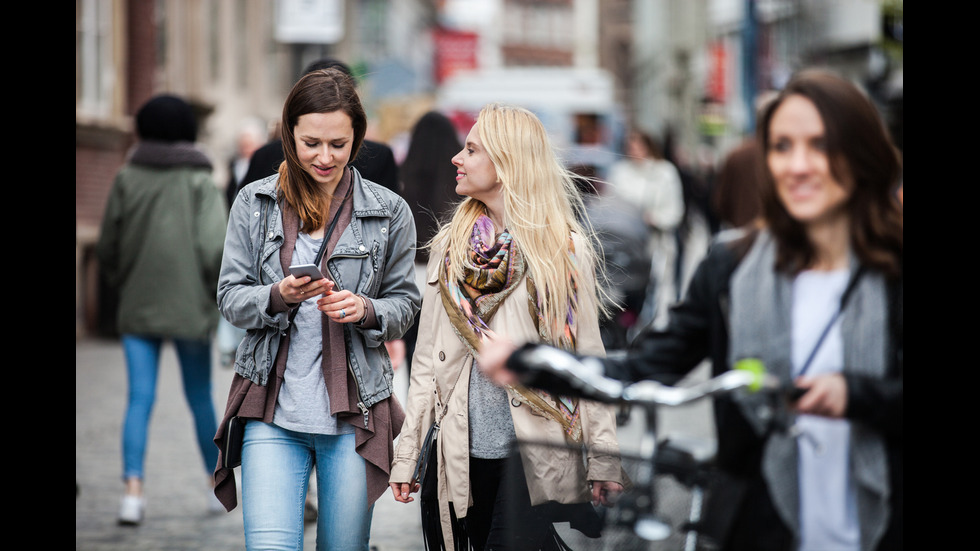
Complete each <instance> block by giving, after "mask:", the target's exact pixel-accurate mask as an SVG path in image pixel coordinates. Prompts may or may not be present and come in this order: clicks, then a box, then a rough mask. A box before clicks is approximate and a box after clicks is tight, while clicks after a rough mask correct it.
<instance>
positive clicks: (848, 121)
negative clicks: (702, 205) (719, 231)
mask: <svg viewBox="0 0 980 551" xmlns="http://www.w3.org/2000/svg"><path fill="white" fill-rule="evenodd" d="M792 95H797V96H803V97H804V98H806V99H808V100H810V101H811V102H813V104H814V106H816V108H817V111H818V112H819V113H820V118H821V119H822V121H823V125H824V139H825V143H826V148H827V149H826V151H827V157H828V160H829V162H830V171H831V174H833V176H834V177H835V178H836V179H837V180H838V181H839V182H843V181H845V180H844V178H843V177H844V176H845V175H846V176H847V177H849V178H850V179H851V180H853V187H854V189H853V191H852V193H851V197H850V199H848V202H847V205H846V208H847V212H848V215H849V217H850V221H851V223H850V232H851V236H850V239H851V248H852V249H853V251H854V253H855V254H856V255H857V257H858V258H859V259H860V261H861V262H862V263H863V264H864V265H866V266H868V267H870V268H874V269H877V270H879V271H881V272H883V273H884V274H886V275H887V276H891V277H893V276H897V275H898V274H899V272H900V271H901V268H902V245H903V233H904V230H903V215H902V209H901V206H900V204H899V202H898V200H897V198H896V197H895V190H896V189H897V187H898V184H899V182H900V179H901V174H902V164H901V158H900V155H899V153H898V150H897V148H896V147H895V146H894V144H893V143H892V140H891V138H890V137H889V134H888V131H887V130H886V128H885V125H884V123H883V121H882V119H881V117H880V115H879V114H878V110H877V109H876V108H875V106H874V104H872V103H871V101H870V100H869V99H868V97H867V96H866V95H865V94H864V93H862V92H861V91H860V90H859V89H858V88H857V87H856V86H854V85H853V84H851V83H850V82H848V81H846V80H844V79H843V78H841V77H839V76H836V75H834V74H832V73H829V72H826V71H822V70H817V69H809V70H806V71H802V72H800V73H799V74H797V75H796V76H794V77H793V78H792V79H791V80H790V82H789V83H788V84H787V85H786V87H785V88H784V89H783V90H782V92H780V94H779V95H778V96H777V97H776V99H775V100H774V101H772V102H771V103H770V104H769V105H768V106H767V107H766V108H765V110H764V111H763V112H762V115H761V117H760V119H759V126H758V130H757V134H758V139H759V143H760V144H761V146H762V147H761V154H762V156H763V160H762V163H763V166H765V178H764V181H763V185H762V189H761V195H762V211H763V216H764V218H765V222H766V225H767V226H768V228H769V230H770V231H771V232H772V233H773V235H774V236H775V238H776V242H777V244H778V246H777V255H776V268H777V269H779V270H780V271H785V272H788V273H791V274H795V273H797V272H799V271H800V270H803V269H805V268H807V267H808V266H810V265H811V264H812V263H813V261H814V260H815V254H816V253H815V251H814V248H813V245H812V243H810V240H809V239H808V238H807V235H806V233H805V232H804V229H803V225H802V224H800V223H799V222H798V221H796V220H795V219H794V218H793V217H792V216H790V214H789V212H788V211H787V210H786V207H785V206H783V204H782V202H781V201H780V200H779V196H778V194H777V192H776V184H775V180H774V179H773V176H772V172H771V171H770V170H769V165H768V163H767V162H765V157H766V155H767V153H768V151H769V147H770V142H769V139H770V136H769V130H770V129H769V125H770V123H771V121H772V117H773V114H774V113H775V112H776V110H777V109H778V108H779V106H780V105H782V103H783V101H784V100H785V99H786V98H787V97H789V96H792Z"/></svg>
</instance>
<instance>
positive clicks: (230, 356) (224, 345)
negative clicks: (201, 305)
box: [217, 118, 266, 369]
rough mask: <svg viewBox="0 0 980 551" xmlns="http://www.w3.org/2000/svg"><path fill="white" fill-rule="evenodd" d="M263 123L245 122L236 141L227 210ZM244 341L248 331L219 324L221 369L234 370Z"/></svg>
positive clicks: (261, 135) (262, 139)
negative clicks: (233, 367)
mask: <svg viewBox="0 0 980 551" xmlns="http://www.w3.org/2000/svg"><path fill="white" fill-rule="evenodd" d="M265 134H266V133H265V129H264V125H263V124H262V122H261V121H260V120H258V119H254V118H249V119H245V120H244V121H242V124H241V126H240V127H239V129H238V133H237V137H236V140H235V153H234V155H232V158H231V160H230V161H229V162H228V184H227V186H226V187H225V198H226V200H227V202H228V208H229V209H231V204H232V203H234V202H235V196H236V195H237V194H238V186H239V185H241V183H242V180H243V178H244V177H245V173H246V172H248V165H249V161H250V160H251V158H252V154H253V153H255V150H256V149H258V148H259V147H261V146H262V144H263V143H264V142H265V139H266V135H265ZM244 337H245V330H244V329H240V328H238V327H235V326H234V325H232V324H231V323H230V322H229V321H228V320H226V319H225V318H223V317H222V318H220V319H219V320H218V332H217V341H218V361H219V362H220V365H221V367H225V368H229V369H230V368H231V367H232V366H234V364H235V351H236V350H238V345H239V344H240V343H241V342H242V339H243V338H244Z"/></svg>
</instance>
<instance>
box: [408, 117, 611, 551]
mask: <svg viewBox="0 0 980 551" xmlns="http://www.w3.org/2000/svg"><path fill="white" fill-rule="evenodd" d="M447 161H448V159H447ZM432 162H438V160H436V159H433V160H432ZM452 163H453V164H454V165H455V166H456V172H457V177H456V192H457V193H458V194H459V195H463V196H466V199H464V200H463V201H462V202H461V203H460V204H459V206H458V207H457V208H456V210H455V212H454V213H453V216H452V218H451V219H450V221H449V222H448V223H447V224H445V225H443V227H442V228H441V229H440V231H439V233H438V234H437V235H436V237H435V239H434V240H433V241H432V243H431V245H430V257H429V264H428V271H427V274H426V290H425V297H424V300H423V303H422V310H423V311H422V316H421V321H420V326H419V342H418V346H417V348H416V352H415V359H414V361H413V368H412V381H411V383H410V385H409V397H408V405H407V410H408V411H407V417H406V421H405V425H404V426H403V427H402V435H401V437H400V438H399V440H398V447H397V449H396V452H395V461H394V463H393V464H392V469H391V477H390V480H391V488H392V493H393V494H394V497H395V500H397V501H399V502H402V503H407V502H409V501H413V500H414V498H412V497H409V494H411V493H414V492H416V491H418V489H419V485H418V483H419V482H420V480H418V479H417V478H416V477H415V476H414V475H413V470H414V469H415V468H416V464H417V460H418V457H419V451H420V449H421V448H422V446H423V437H424V436H425V434H426V430H427V429H428V427H429V426H430V424H432V422H433V421H436V420H439V421H441V429H440V430H439V433H438V442H439V443H438V451H437V453H436V457H437V464H438V468H437V470H436V471H434V472H435V473H437V475H436V479H437V483H436V484H437V486H436V488H437V491H436V493H435V495H436V496H437V498H436V499H437V505H436V504H434V503H433V500H430V499H426V498H425V497H424V496H423V499H422V509H423V517H424V518H426V519H432V521H433V524H432V525H430V524H429V523H427V522H425V521H423V531H424V533H425V535H426V537H427V541H430V538H433V537H435V538H436V539H438V534H439V533H440V532H441V536H442V542H443V544H444V545H445V549H457V548H467V547H466V546H467V545H469V546H472V549H475V550H483V549H488V550H489V549H551V547H550V546H549V545H550V544H555V543H556V538H557V540H560V538H558V535H557V533H556V532H554V529H553V528H552V523H554V522H562V521H571V522H572V525H573V526H575V527H577V528H579V529H580V530H582V531H583V532H584V533H587V534H588V535H590V536H592V537H596V536H597V535H598V529H599V526H598V524H599V523H598V517H597V516H596V514H595V511H594V509H593V508H592V506H591V505H590V504H589V501H594V502H595V503H598V502H600V501H602V502H603V503H606V502H607V498H608V496H609V494H610V493H611V492H615V491H617V490H621V489H622V486H621V484H620V483H621V482H622V478H621V472H622V470H621V467H620V464H619V457H618V443H617V440H616V422H615V418H614V414H613V412H612V411H611V410H610V409H609V408H607V407H605V406H601V405H598V404H594V403H592V402H587V401H581V402H579V401H578V400H574V399H571V400H564V399H563V398H562V397H558V396H551V395H549V394H547V393H541V392H536V391H533V390H531V389H527V388H520V387H512V388H508V389H506V390H505V389H501V388H498V387H496V386H494V385H493V384H492V383H490V381H489V380H487V379H486V378H485V377H483V376H482V375H481V374H480V371H479V370H478V369H475V368H474V366H473V358H474V357H475V356H476V355H477V354H478V352H479V350H480V348H481V346H482V345H481V340H482V339H483V338H484V335H487V334H490V333H492V332H494V331H496V332H500V333H502V334H504V335H508V336H509V337H510V338H513V339H516V340H522V341H523V340H531V341H539V340H544V341H545V342H548V343H552V344H555V345H559V346H562V347H564V348H568V349H571V350H579V351H582V352H589V353H592V354H601V353H602V352H603V346H602V341H601V338H600V335H599V324H598V313H599V312H598V309H599V307H598V300H597V293H598V290H597V286H596V281H595V272H594V264H593V260H594V259H596V257H595V255H594V249H593V245H592V242H591V241H590V239H591V235H590V234H589V233H586V231H585V229H584V228H583V226H582V224H581V223H580V221H579V219H578V218H577V217H576V214H575V213H576V210H578V211H579V212H580V211H581V209H582V204H581V200H580V197H579V194H578V192H577V189H576V184H575V181H574V179H573V178H572V177H571V175H570V174H569V173H567V172H566V171H565V170H564V169H563V167H562V166H561V164H560V162H559V161H558V159H557V158H556V156H555V153H554V151H553V150H552V149H551V146H550V143H549V140H548V137H547V133H546V131H545V129H544V127H543V125H542V124H541V122H540V121H539V120H538V119H537V117H535V116H534V115H533V114H532V113H531V112H529V111H527V110H524V109H520V108H516V107H509V106H501V105H488V106H486V107H484V108H483V110H482V111H481V112H480V115H479V117H478V119H477V122H476V124H475V125H474V126H473V128H472V130H471V131H470V133H469V135H468V136H467V138H466V143H465V146H464V149H462V151H460V152H458V153H457V154H456V156H455V157H453V159H452ZM545 290H547V292H545ZM529 305H530V307H529ZM518 440H520V441H525V442H526V441H534V442H546V443H548V444H551V446H549V445H542V446H521V447H520V450H519V451H520V459H519V460H514V459H508V456H509V454H510V452H511V446H512V445H513V444H514V443H515V441H518ZM583 446H587V449H588V457H587V459H588V460H587V461H586V462H583V460H582V458H583V450H582V447H583ZM558 473H561V474H560V475H559V474H558ZM418 478H421V476H420V477H418ZM515 487H516V488H518V490H517V491H514V490H513V489H514V488H515ZM590 487H591V488H590ZM433 489H435V488H432V487H427V488H426V489H425V490H427V491H428V490H433ZM431 508H437V509H438V513H434V514H432V515H429V514H427V513H428V512H429V511H431ZM511 518H514V519H517V520H516V522H515V523H510V522H509V519H511ZM456 519H459V521H460V522H456ZM460 528H461V530H462V531H460V530H459V529H460ZM460 539H465V541H460ZM549 542H550V544H549ZM454 543H455V544H456V545H455V546H454Z"/></svg>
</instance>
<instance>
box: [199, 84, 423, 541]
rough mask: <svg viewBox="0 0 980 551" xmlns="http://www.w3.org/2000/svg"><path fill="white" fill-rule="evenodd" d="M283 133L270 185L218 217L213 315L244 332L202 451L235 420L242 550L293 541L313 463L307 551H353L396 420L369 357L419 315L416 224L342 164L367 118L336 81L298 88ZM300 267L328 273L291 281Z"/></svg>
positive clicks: (230, 477) (378, 363) (228, 495)
mask: <svg viewBox="0 0 980 551" xmlns="http://www.w3.org/2000/svg"><path fill="white" fill-rule="evenodd" d="M281 129H282V143H283V146H284V148H285V152H286V161H285V163H284V164H283V165H282V168H281V169H280V171H279V174H278V175H276V176H272V177H270V178H267V179H264V180H260V181H258V182H254V183H252V184H248V185H247V186H246V187H245V188H243V190H242V191H241V192H240V193H239V195H238V198H237V199H236V201H235V204H234V205H233V206H232V210H231V216H230V218H231V220H230V222H229V225H228V228H229V229H228V237H227V240H226V243H225V251H224V259H223V261H222V265H221V276H220V281H219V287H218V304H219V307H220V309H221V313H222V314H223V315H224V316H225V317H226V318H228V320H229V321H231V322H232V323H234V324H235V325H237V326H239V327H244V328H246V329H247V331H248V332H247V335H246V337H245V344H244V345H243V346H242V347H240V348H239V353H238V356H237V357H236V360H235V376H234V378H233V381H232V384H231V389H230V391H229V395H228V403H227V407H226V410H225V416H224V422H223V423H222V424H221V428H220V429H219V430H218V432H217V434H216V435H215V436H214V440H215V442H222V439H223V438H224V436H225V431H226V429H225V427H226V424H227V422H228V421H230V420H231V419H232V418H233V417H239V418H243V419H245V420H246V425H245V429H244V431H245V432H244V445H243V446H242V453H241V482H242V513H243V518H244V526H245V542H246V546H247V548H248V549H268V548H271V547H277V548H278V547H280V546H281V547H294V546H295V545H296V542H299V541H302V539H303V524H304V512H303V511H304V507H303V504H304V500H305V498H306V494H307V490H308V483H309V478H310V474H311V470H312V469H313V468H314V466H315V468H316V489H317V493H318V498H317V501H318V504H319V514H318V516H317V547H318V548H320V549H327V548H329V549H345V550H346V549H349V550H354V549H361V550H363V551H367V549H368V536H369V534H370V527H371V515H372V511H373V506H374V502H375V500H377V498H378V497H379V496H380V495H381V494H382V493H384V491H385V489H386V488H387V480H388V471H389V467H390V465H391V459H392V456H391V450H392V440H393V439H394V437H395V436H397V434H398V431H399V428H400V427H401V424H402V420H403V418H404V413H403V411H402V409H401V406H400V405H399V403H398V401H397V399H395V398H394V397H393V396H392V394H391V386H392V385H391V380H392V367H391V364H390V362H389V359H388V355H387V354H386V353H385V351H384V348H383V346H382V345H383V343H384V342H385V341H387V340H392V339H397V338H400V337H401V336H402V334H403V333H404V332H405V331H406V330H407V329H408V327H409V325H410V324H411V322H412V319H413V317H414V316H415V313H416V312H417V311H418V304H419V295H418V288H417V287H416V285H415V280H414V259H415V251H414V249H413V246H414V244H415V223H414V220H413V219H412V214H411V210H410V209H409V208H408V205H407V204H406V203H405V201H404V200H403V199H402V198H401V197H399V196H398V195H397V194H395V193H393V192H391V191H389V190H387V189H385V188H383V187H381V186H380V185H377V184H375V183H373V182H370V181H368V180H366V179H364V178H362V177H361V175H360V174H359V173H358V172H357V170H354V169H352V168H351V167H350V166H349V162H350V159H351V158H353V157H355V156H356V155H357V153H358V149H359V147H360V145H361V142H362V141H363V139H364V134H365V132H366V129H367V118H366V116H365V113H364V109H363V107H362V105H361V102H360V99H359V98H358V96H357V91H356V90H355V88H354V82H353V79H352V78H351V77H350V76H348V75H347V74H346V73H344V72H343V71H340V70H337V69H325V70H316V71H313V72H311V73H308V74H306V75H305V76H304V77H303V78H301V79H300V80H299V82H297V83H296V85H295V86H294V87H293V89H292V91H291V92H290V94H289V96H288V97H287V98H286V102H285V105H284V107H283V115H282V123H281ZM318 251H322V252H323V254H322V261H319V262H317V260H318V259H319V258H321V256H320V255H319V253H318ZM308 263H313V264H315V265H316V267H317V268H318V269H319V270H320V271H321V272H322V273H323V274H324V275H325V276H326V277H324V278H320V279H311V277H310V276H301V277H296V276H295V274H293V273H292V271H291V270H292V268H291V266H294V265H298V264H308ZM223 460H224V455H223V454H222V462H223ZM215 481H216V487H215V494H216V495H217V496H218V497H219V499H220V500H221V502H222V503H223V504H224V505H225V507H226V508H227V509H228V510H231V509H232V508H234V507H235V506H236V505H237V491H236V481H235V476H234V473H233V472H232V471H231V469H230V468H228V467H225V466H224V465H223V464H222V463H219V467H218V469H217V470H216V472H215Z"/></svg>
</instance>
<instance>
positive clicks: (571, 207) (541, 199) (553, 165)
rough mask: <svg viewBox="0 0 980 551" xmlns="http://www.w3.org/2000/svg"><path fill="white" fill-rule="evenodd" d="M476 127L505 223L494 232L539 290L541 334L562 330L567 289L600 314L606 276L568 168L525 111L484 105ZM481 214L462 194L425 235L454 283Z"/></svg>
mask: <svg viewBox="0 0 980 551" xmlns="http://www.w3.org/2000/svg"><path fill="white" fill-rule="evenodd" d="M476 127H477V130H478V132H479V134H480V140H481V141H482V142H483V146H484V148H485V149H486V151H487V154H488V156H489V157H490V161H491V162H492V163H493V166H494V168H495V169H496V171H497V177H498V178H499V179H500V182H501V188H500V189H501V194H502V195H503V199H504V211H505V212H504V213H503V214H504V217H505V218H504V219H505V220H506V224H507V227H506V228H497V231H501V230H503V229H507V230H508V231H509V232H510V234H511V236H512V237H513V239H514V241H515V242H516V243H517V246H518V247H519V248H520V249H521V251H522V253H523V256H524V259H525V260H526V262H527V265H528V271H529V273H530V275H531V277H532V279H533V281H534V285H535V288H536V289H537V292H538V294H539V297H538V298H539V302H540V304H541V309H542V314H543V317H544V319H545V321H546V323H547V327H546V330H547V331H548V333H547V334H548V335H549V337H550V338H552V339H554V338H557V336H558V335H561V334H562V332H563V330H564V325H565V322H566V320H567V316H568V305H569V304H570V302H571V300H572V299H573V294H575V293H577V296H578V301H577V302H578V304H579V305H581V304H582V300H581V299H582V298H583V295H586V294H587V296H590V297H591V298H592V299H593V300H592V301H591V303H592V304H594V305H596V308H599V309H602V311H603V312H605V311H606V308H607V307H606V304H607V303H608V302H607V301H606V300H599V296H598V295H599V294H600V293H603V291H602V290H601V286H599V285H597V284H596V281H597V280H599V281H603V280H604V279H605V270H604V267H603V263H602V257H601V255H600V254H598V253H599V251H598V244H597V243H596V241H595V239H594V232H593V231H592V228H591V225H590V224H589V222H588V218H587V216H586V215H585V205H584V203H583V201H582V196H581V193H580V192H579V189H578V186H577V185H576V183H575V179H574V174H572V173H571V172H570V171H568V170H567V169H565V167H564V166H563V165H562V163H561V161H560V160H559V159H558V156H557V155H556V154H555V151H554V149H553V148H552V146H551V140H550V139H549V138H548V134H547V131H546V130H545V128H544V125H542V124H541V121H540V120H539V119H538V118H537V116H535V115H534V114H533V113H531V112H530V111H528V110H527V109H524V108H521V107H515V106H509V105H501V104H489V105H487V106H485V107H484V108H483V109H482V110H481V111H480V115H479V117H478V118H477V121H476ZM483 214H486V206H485V205H484V204H483V203H482V202H480V201H478V200H476V199H473V198H469V197H467V198H466V199H464V200H463V201H462V202H461V203H460V204H459V205H458V206H457V208H456V210H455V212H454V213H453V216H452V218H451V219H450V221H449V223H448V224H446V225H444V226H442V228H441V229H440V230H439V233H437V234H436V236H435V237H434V238H433V239H432V241H430V247H431V246H434V245H435V246H440V245H445V246H448V255H449V261H450V267H451V270H452V272H451V273H450V274H449V277H450V278H452V279H453V280H455V281H462V280H463V279H464V270H465V267H466V266H467V265H468V264H469V259H468V257H467V252H468V250H469V248H470V245H469V238H470V234H471V232H472V230H473V225H474V224H475V223H476V220H477V218H479V217H480V215H483ZM572 233H576V234H578V235H579V236H581V237H582V239H580V240H578V242H577V243H576V249H575V260H573V259H572V258H571V257H570V256H569V254H568V250H569V247H570V238H571V235H572ZM434 254H441V252H434ZM583 259H588V261H589V264H584V263H583ZM580 270H588V273H581V272H580ZM570 276H573V277H574V280H575V287H576V288H574V289H573V287H572V282H571V281H570ZM541 299H543V300H541ZM580 314H581V312H579V315H580Z"/></svg>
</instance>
